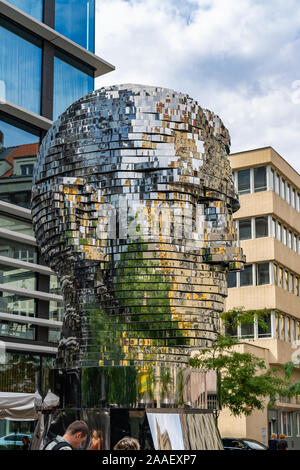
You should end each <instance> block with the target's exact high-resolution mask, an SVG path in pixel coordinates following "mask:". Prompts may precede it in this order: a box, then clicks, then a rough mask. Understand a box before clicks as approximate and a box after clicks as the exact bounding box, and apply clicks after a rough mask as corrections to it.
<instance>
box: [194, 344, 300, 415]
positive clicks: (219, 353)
mask: <svg viewBox="0 0 300 470" xmlns="http://www.w3.org/2000/svg"><path fill="white" fill-rule="evenodd" d="M238 344H239V342H238V340H236V339H234V338H232V337H231V336H222V335H220V336H219V338H218V340H217V341H216V342H215V343H214V344H213V345H212V346H211V347H210V348H209V349H205V350H201V351H200V353H199V354H198V355H197V356H195V357H193V358H191V359H190V365H191V366H192V367H194V368H201V369H202V370H207V371H209V370H215V371H216V372H217V374H218V377H219V380H220V394H221V397H220V399H221V405H222V407H226V408H229V410H230V411H231V412H232V414H233V415H235V416H239V415H243V414H244V415H250V414H251V413H252V411H253V410H254V409H258V410H261V409H263V408H264V406H265V401H266V400H269V406H271V405H272V404H273V403H274V401H275V400H276V397H277V396H278V395H289V396H291V395H295V394H298V393H297V392H298V390H300V383H298V385H296V384H292V382H291V380H290V379H291V377H292V372H293V369H292V367H291V364H290V363H289V366H287V365H286V367H285V368H284V370H285V377H284V378H280V377H279V376H278V375H277V372H278V369H277V368H270V369H267V367H266V364H265V362H264V360H262V359H260V358H258V357H256V356H255V355H254V354H251V353H241V352H238V351H237V350H236V349H237V348H235V346H236V345H238Z"/></svg>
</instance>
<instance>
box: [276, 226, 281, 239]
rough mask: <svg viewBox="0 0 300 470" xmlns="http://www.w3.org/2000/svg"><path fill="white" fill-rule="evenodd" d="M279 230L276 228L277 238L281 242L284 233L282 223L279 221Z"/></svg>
mask: <svg viewBox="0 0 300 470" xmlns="http://www.w3.org/2000/svg"><path fill="white" fill-rule="evenodd" d="M276 225H277V230H276V238H277V240H278V241H279V242H281V240H282V233H281V223H280V222H277V224H276Z"/></svg>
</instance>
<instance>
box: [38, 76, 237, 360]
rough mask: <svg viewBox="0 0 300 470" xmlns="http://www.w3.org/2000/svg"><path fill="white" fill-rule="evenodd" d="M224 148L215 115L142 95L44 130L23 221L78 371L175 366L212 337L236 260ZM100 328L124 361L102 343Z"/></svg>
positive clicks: (75, 111) (169, 95)
mask: <svg viewBox="0 0 300 470" xmlns="http://www.w3.org/2000/svg"><path fill="white" fill-rule="evenodd" d="M229 147H230V138H229V134H228V131H227V129H226V128H225V127H224V125H223V124H222V122H221V120H220V119H219V118H218V117H217V116H215V115H214V114H213V113H211V112H210V111H207V110H203V109H202V108H201V107H200V106H199V105H198V104H197V102H196V101H194V100H192V99H191V98H189V97H188V96H187V95H184V94H181V93H177V92H175V91H172V90H168V89H164V88H156V87H147V86H142V85H120V86H112V87H105V88H102V89H100V90H97V91H95V92H92V93H90V94H89V95H87V96H86V97H84V98H82V99H81V100H79V101H77V102H76V103H74V104H73V105H72V106H71V107H70V108H68V109H67V110H66V111H65V113H63V114H62V115H61V116H60V118H59V119H58V120H57V121H56V122H55V123H54V124H53V126H52V128H51V129H50V130H49V132H48V134H47V136H46V137H45V139H44V141H43V143H42V145H41V148H40V153H39V156H38V160H37V165H36V168H35V174H34V186H33V198H32V212H33V222H34V226H35V231H36V236H37V241H38V244H39V246H40V249H41V252H42V254H43V256H44V258H45V260H46V262H47V263H48V264H49V265H50V266H51V267H52V268H53V269H54V270H55V271H56V272H57V273H58V275H59V276H60V278H61V281H62V287H63V290H64V294H65V297H66V303H67V312H69V313H68V315H66V320H65V326H64V330H63V335H62V341H61V349H63V348H67V349H68V338H69V339H70V338H72V341H69V343H70V344H71V345H73V346H74V344H75V346H74V348H75V349H76V347H77V349H79V350H83V349H85V351H88V353H87V355H86V356H85V359H84V360H85V361H86V363H87V364H93V363H94V362H93V361H96V362H97V364H98V363H99V361H100V363H104V364H105V363H113V361H118V362H119V363H120V364H127V363H128V360H137V359H138V360H152V359H155V360H156V359H158V360H159V359H160V358H162V357H164V358H166V357H168V356H169V357H171V355H172V354H175V353H174V350H173V349H172V348H173V347H179V348H181V350H180V351H181V352H180V353H179V355H178V354H177V353H176V354H177V356H176V357H177V359H176V360H179V361H180V360H184V359H180V358H179V356H182V357H184V356H185V352H184V351H186V347H190V346H195V347H196V346H205V345H207V344H209V343H210V342H211V341H213V340H215V339H216V336H217V334H218V314H219V312H220V311H222V308H223V298H224V296H225V295H226V290H227V289H226V279H225V271H226V270H227V269H238V268H239V267H240V265H241V262H243V256H242V254H241V251H240V249H239V248H238V247H237V246H236V233H235V228H234V226H233V221H232V213H233V212H234V211H235V210H237V208H238V202H237V197H236V194H235V191H234V187H233V181H232V174H231V168H230V164H229V159H228V153H229ZM74 289H75V295H74V292H73V293H72V291H73V290H74ZM68 308H69V310H68ZM70 312H71V313H70ZM107 330H109V331H110V333H111V334H112V336H113V339H112V342H113V343H114V345H116V344H118V345H119V346H120V348H121V350H122V353H121V356H120V355H118V353H116V352H112V351H111V352H109V351H108V349H109V348H108V347H107V344H106V345H105V344H104V343H105V338H106V340H107ZM164 348H165V349H164ZM163 349H164V350H163ZM141 351H143V353H141ZM114 354H115V356H114ZM141 354H142V356H143V357H142V356H141ZM162 360H164V359H162ZM101 361H102V362H101Z"/></svg>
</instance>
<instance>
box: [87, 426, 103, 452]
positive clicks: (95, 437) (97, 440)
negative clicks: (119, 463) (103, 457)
mask: <svg viewBox="0 0 300 470" xmlns="http://www.w3.org/2000/svg"><path fill="white" fill-rule="evenodd" d="M101 449H103V434H102V431H99V430H97V429H94V430H93V434H92V442H91V445H90V448H89V450H101Z"/></svg>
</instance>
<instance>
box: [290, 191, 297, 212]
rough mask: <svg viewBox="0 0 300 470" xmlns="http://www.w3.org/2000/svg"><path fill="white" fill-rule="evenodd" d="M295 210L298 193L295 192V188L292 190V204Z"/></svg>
mask: <svg viewBox="0 0 300 470" xmlns="http://www.w3.org/2000/svg"><path fill="white" fill-rule="evenodd" d="M291 204H292V206H293V208H294V209H295V208H296V192H295V190H294V188H293V189H292V202H291Z"/></svg>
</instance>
